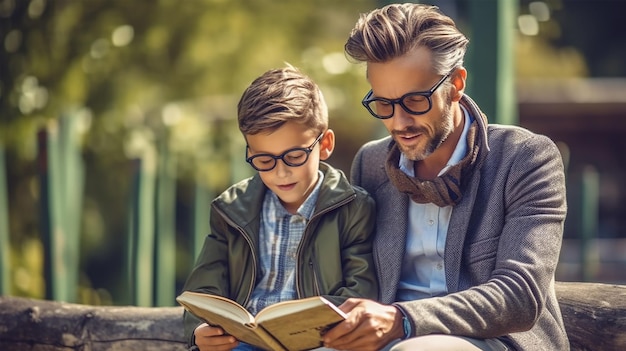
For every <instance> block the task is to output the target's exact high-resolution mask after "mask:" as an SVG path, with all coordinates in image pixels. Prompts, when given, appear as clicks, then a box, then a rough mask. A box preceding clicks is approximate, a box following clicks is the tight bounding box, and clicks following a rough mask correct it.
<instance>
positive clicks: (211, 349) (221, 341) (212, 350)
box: [193, 323, 239, 351]
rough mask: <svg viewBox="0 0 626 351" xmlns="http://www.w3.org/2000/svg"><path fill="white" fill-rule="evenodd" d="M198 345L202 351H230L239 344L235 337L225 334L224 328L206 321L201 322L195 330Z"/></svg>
mask: <svg viewBox="0 0 626 351" xmlns="http://www.w3.org/2000/svg"><path fill="white" fill-rule="evenodd" d="M193 335H194V336H195V338H196V346H198V348H199V349H200V351H230V350H232V349H234V348H235V347H237V345H239V342H238V341H237V339H235V337H233V336H231V335H224V330H223V329H222V328H218V327H212V326H210V325H208V324H206V323H203V324H200V325H199V326H198V327H197V328H196V330H194V331H193Z"/></svg>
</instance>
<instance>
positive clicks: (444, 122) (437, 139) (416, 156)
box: [393, 104, 454, 161]
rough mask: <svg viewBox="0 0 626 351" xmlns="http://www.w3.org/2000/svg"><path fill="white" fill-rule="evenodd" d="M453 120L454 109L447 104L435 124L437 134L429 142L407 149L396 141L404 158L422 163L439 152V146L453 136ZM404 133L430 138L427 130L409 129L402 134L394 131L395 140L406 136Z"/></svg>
mask: <svg viewBox="0 0 626 351" xmlns="http://www.w3.org/2000/svg"><path fill="white" fill-rule="evenodd" d="M452 119H453V118H452V109H451V108H450V105H449V104H447V105H446V107H445V109H444V110H443V112H442V114H441V118H440V119H439V121H438V123H437V124H435V130H434V133H435V134H434V135H433V137H432V138H430V139H429V140H427V141H426V144H419V145H416V146H410V147H406V146H405V145H403V144H401V143H398V142H397V140H396V143H397V144H398V147H399V148H400V151H402V153H403V154H404V156H406V157H407V158H408V159H409V160H412V161H421V160H423V159H425V158H427V157H428V156H430V155H431V154H432V153H433V152H435V150H437V148H439V146H441V144H443V142H444V141H446V139H447V138H448V137H449V136H450V134H452V131H453V130H454V125H453V122H452ZM404 133H410V134H415V133H421V134H422V136H423V137H427V138H428V137H429V136H428V134H427V130H426V129H425V128H417V127H408V128H406V129H404V130H403V131H402V132H400V131H394V132H393V136H394V139H396V138H397V137H398V136H399V135H401V134H404Z"/></svg>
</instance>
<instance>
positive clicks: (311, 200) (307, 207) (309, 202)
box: [267, 170, 324, 220]
mask: <svg viewBox="0 0 626 351" xmlns="http://www.w3.org/2000/svg"><path fill="white" fill-rule="evenodd" d="M317 174H318V177H317V183H316V184H315V188H313V191H312V192H311V194H309V196H308V197H307V198H306V200H304V202H303V203H302V205H300V207H298V210H297V211H296V214H298V215H300V216H302V217H304V218H306V219H307V220H308V219H310V218H311V216H312V215H313V211H314V210H315V203H316V202H317V198H318V197H319V194H320V189H321V187H322V182H323V181H324V173H322V171H320V170H318V171H317ZM267 191H268V192H269V194H268V195H269V196H270V201H271V202H272V205H273V207H274V208H276V211H277V217H282V216H291V215H292V214H291V213H289V212H288V211H287V210H286V209H285V207H284V206H283V204H282V203H280V199H279V198H278V196H277V195H276V194H275V193H274V192H273V191H271V190H269V189H267Z"/></svg>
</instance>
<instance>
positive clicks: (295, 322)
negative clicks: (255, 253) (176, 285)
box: [176, 291, 346, 351]
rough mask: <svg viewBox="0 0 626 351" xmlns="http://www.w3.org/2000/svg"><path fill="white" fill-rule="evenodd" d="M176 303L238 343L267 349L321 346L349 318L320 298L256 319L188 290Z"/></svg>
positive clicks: (284, 305)
mask: <svg viewBox="0 0 626 351" xmlns="http://www.w3.org/2000/svg"><path fill="white" fill-rule="evenodd" d="M176 301H178V303H180V304H181V305H182V306H183V307H184V308H185V309H186V310H187V311H189V312H190V313H192V314H194V315H195V316H196V317H198V318H200V319H202V320H204V321H205V322H207V323H208V324H210V325H216V326H220V327H221V328H222V329H224V331H225V332H226V333H228V334H230V335H232V336H234V337H235V338H237V339H238V340H240V341H242V342H245V343H248V344H251V345H254V346H258V347H261V348H263V349H266V350H280V351H283V350H288V351H300V350H310V349H313V348H317V347H321V346H322V336H321V335H322V333H323V332H324V331H326V330H327V329H329V328H331V327H332V326H334V325H335V324H337V323H338V322H340V321H342V320H344V319H345V318H346V315H345V314H344V313H343V312H342V311H341V310H340V309H338V308H337V307H336V306H335V305H334V304H332V303H331V302H330V301H328V300H326V299H325V298H323V297H321V296H315V297H309V298H305V299H300V300H292V301H283V302H279V303H276V304H274V305H270V306H267V307H265V308H264V309H263V310H261V311H260V312H259V313H257V315H256V318H255V317H254V316H253V315H251V314H250V313H249V312H248V311H247V310H246V309H245V308H244V307H243V306H241V305H239V304H238V303H237V302H235V301H232V300H230V299H227V298H225V297H222V296H217V295H210V294H204V293H198V292H191V291H185V292H183V293H182V294H180V295H179V296H178V297H177V298H176Z"/></svg>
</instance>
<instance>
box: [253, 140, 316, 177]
mask: <svg viewBox="0 0 626 351" xmlns="http://www.w3.org/2000/svg"><path fill="white" fill-rule="evenodd" d="M323 136H324V132H322V134H320V136H318V137H317V139H315V141H314V142H313V144H311V146H309V147H295V148H293V149H289V150H287V151H285V152H283V153H282V154H280V155H278V156H274V155H270V154H257V155H254V156H250V157H248V158H246V162H248V163H249V164H250V165H251V166H252V168H254V169H256V170H257V171H259V172H267V171H271V170H272V169H274V167H276V162H277V160H283V162H284V163H285V164H286V165H287V166H289V167H299V166H302V165H303V164H305V163H306V161H308V160H309V155H310V154H311V152H312V151H313V148H314V147H315V144H317V143H319V141H320V140H322V137H323ZM249 148H250V147H249V146H247V145H246V156H248V149H249Z"/></svg>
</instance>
